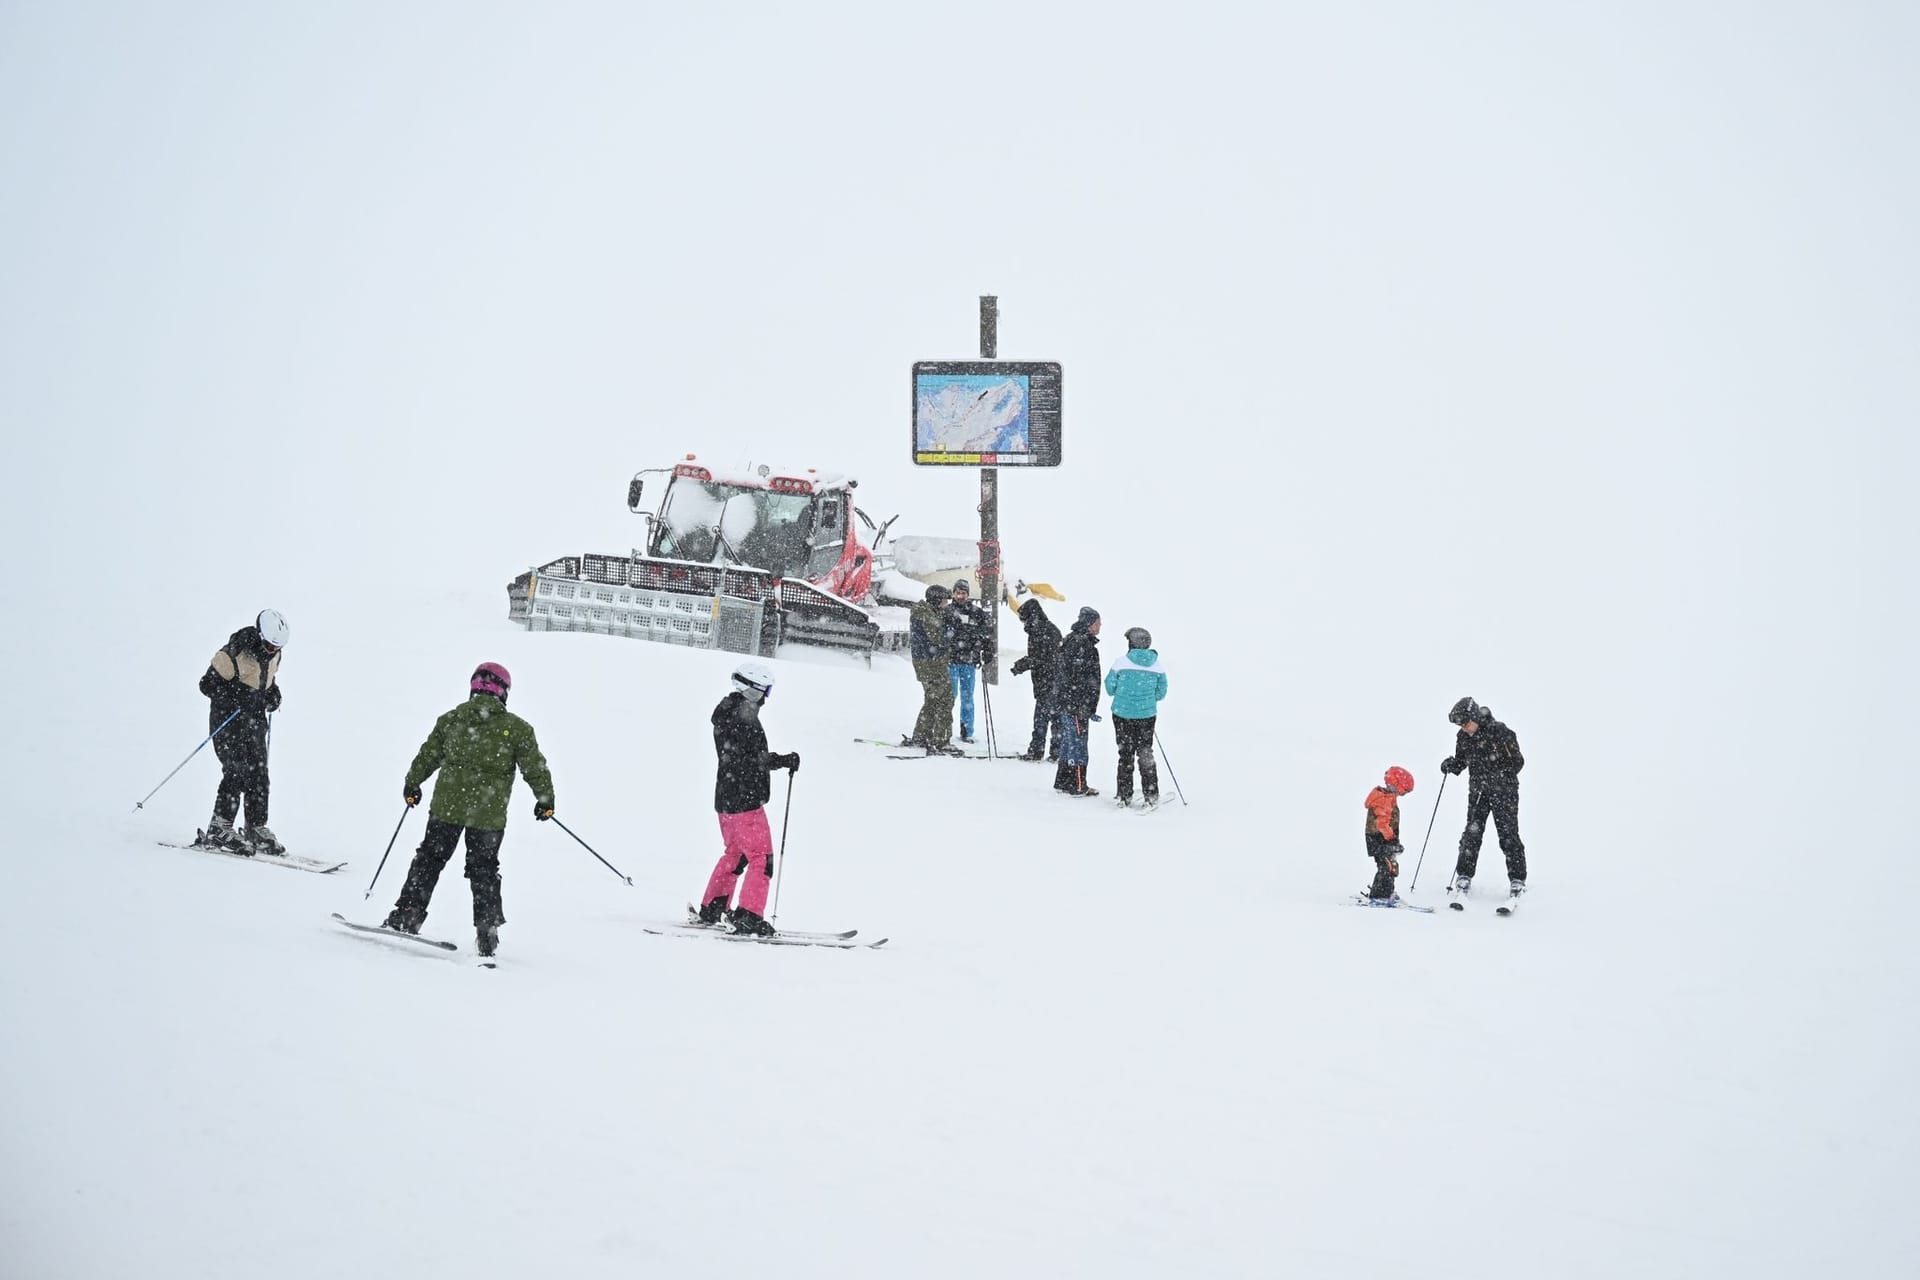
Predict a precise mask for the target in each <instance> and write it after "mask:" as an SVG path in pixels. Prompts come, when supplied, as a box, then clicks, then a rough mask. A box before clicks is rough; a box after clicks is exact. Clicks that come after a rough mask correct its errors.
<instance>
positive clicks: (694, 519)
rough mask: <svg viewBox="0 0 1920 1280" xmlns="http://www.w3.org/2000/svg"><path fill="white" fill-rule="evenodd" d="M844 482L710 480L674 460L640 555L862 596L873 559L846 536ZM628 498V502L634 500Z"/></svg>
mask: <svg viewBox="0 0 1920 1280" xmlns="http://www.w3.org/2000/svg"><path fill="white" fill-rule="evenodd" d="M635 483H636V485H637V484H638V481H636V482H635ZM851 483H852V482H851V481H844V482H839V483H832V484H829V485H826V486H821V485H817V484H816V483H815V482H814V481H813V480H809V479H803V478H800V477H794V476H783V475H771V474H769V475H756V476H751V477H748V478H745V479H734V478H731V477H726V476H722V477H720V478H716V477H715V476H714V474H713V473H712V472H711V471H710V470H709V469H708V468H706V467H704V466H701V465H699V464H698V463H695V462H683V463H680V464H678V465H676V466H675V467H674V468H673V471H672V473H671V475H670V476H669V478H668V480H667V492H666V496H665V497H664V498H662V499H661V502H660V511H659V514H658V516H657V517H656V518H655V519H654V520H653V529H652V541H651V544H650V545H649V546H648V548H647V554H649V555H652V556H659V557H662V558H665V559H670V560H692V561H695V562H697V563H701V564H737V565H744V566H747V567H750V568H755V569H762V570H765V571H766V572H768V573H771V574H773V575H774V576H776V577H779V578H792V579H800V580H803V581H806V582H811V583H813V584H814V585H815V586H818V587H820V588H821V589H822V590H825V591H829V592H831V593H833V594H834V595H836V596H840V597H841V598H842V599H846V600H856V601H857V600H861V599H864V598H865V596H866V594H867V592H868V591H869V590H870V589H871V582H872V576H873V569H872V559H873V557H872V553H871V552H869V551H868V549H867V548H865V547H863V546H861V545H860V542H859V539H858V538H857V537H856V536H855V534H854V531H853V523H852V522H853V504H852V501H851V495H850V494H849V493H848V491H847V490H848V488H849V487H850V486H851ZM629 497H630V503H629V505H635V504H634V503H633V501H631V499H634V498H637V495H635V494H632V493H631V492H630V494H629Z"/></svg>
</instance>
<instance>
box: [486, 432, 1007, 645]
mask: <svg viewBox="0 0 1920 1280" xmlns="http://www.w3.org/2000/svg"><path fill="white" fill-rule="evenodd" d="M655 474H664V475H665V476H666V478H667V481H666V487H665V489H664V491H663V492H662V494H661V497H660V503H659V506H658V507H657V508H656V509H655V510H652V511H643V510H641V506H640V500H641V496H642V491H643V489H644V487H645V481H644V479H643V477H645V476H648V475H655ZM858 483H859V482H858V481H856V480H855V479H854V478H853V477H852V476H847V475H841V474H837V473H831V472H821V471H816V470H814V469H813V468H811V467H807V468H796V469H789V470H781V469H777V468H774V467H769V466H763V465H752V464H748V465H744V466H737V467H722V466H716V465H713V464H710V463H708V462H705V461H702V460H701V459H700V458H697V457H695V456H694V455H693V454H691V453H690V454H688V455H687V456H686V458H685V460H684V461H681V462H677V463H675V464H674V465H673V466H671V467H666V468H655V469H650V470H647V471H641V472H639V473H637V474H636V475H635V476H634V477H633V480H632V481H631V482H630V483H629V484H628V486H627V506H628V508H629V509H630V510H632V511H633V512H634V513H635V514H637V515H639V516H641V517H642V518H643V519H645V520H646V522H647V539H646V548H645V550H644V551H643V550H641V549H640V548H635V549H634V550H633V551H632V552H630V553H629V554H627V555H624V556H613V555H582V556H563V557H561V558H560V559H558V560H552V561H549V562H547V563H546V564H544V565H541V566H540V567H539V568H537V569H532V570H529V571H528V572H526V573H523V574H521V575H520V576H519V577H517V578H515V579H514V580H513V581H512V582H511V583H509V584H508V586H507V616H508V617H510V618H512V619H513V620H514V621H517V622H521V623H524V624H525V625H526V626H527V628H528V629H529V630H533V631H593V632H599V633H601V634H605V635H620V636H630V637H633V638H636V639H642V640H656V641H661V642H664V643H666V644H683V645H690V646H693V647H696V648H711V649H725V650H728V651H730V652H734V653H751V654H757V655H760V656H763V657H769V656H772V655H773V654H774V652H775V651H776V650H777V649H778V648H779V647H780V646H781V645H783V644H806V645H817V646H821V647H825V648H829V649H840V650H845V651H848V652H852V653H858V654H862V655H865V656H868V657H869V658H870V657H871V655H872V654H873V652H874V650H876V649H882V650H891V649H897V648H900V647H902V646H903V644H904V639H905V631H906V610H905V609H904V608H902V607H901V606H902V605H905V604H910V603H911V602H912V601H913V600H917V599H919V597H920V595H921V593H922V592H923V591H924V583H926V582H928V581H940V580H943V579H945V580H949V581H950V580H951V579H952V578H955V577H958V576H960V575H961V574H962V573H965V572H967V571H968V570H969V569H970V568H971V566H972V564H973V563H974V562H975V561H976V560H977V558H978V556H977V547H975V546H974V545H973V544H969V543H966V542H962V541H960V540H958V539H950V538H914V539H901V540H898V542H897V543H896V544H895V545H894V546H893V547H888V546H887V545H886V536H887V529H888V527H889V526H891V525H892V524H893V520H892V519H890V520H887V521H886V522H885V523H883V524H878V525H876V524H875V523H874V522H873V520H872V519H871V518H870V517H869V516H868V515H867V514H866V512H864V511H861V510H860V509H859V508H857V507H856V506H854V503H853V490H854V487H855V486H856V485H857V484H858ZM894 519H898V517H897V516H896V517H894ZM861 526H864V527H865V528H866V530H867V531H869V532H870V534H871V535H872V538H873V543H872V545H871V546H869V545H868V544H867V543H865V542H863V541H861ZM883 548H884V550H883ZM895 550H904V551H906V552H907V553H908V554H907V555H906V556H905V559H906V560H907V561H908V562H909V563H910V565H911V567H912V568H913V569H914V570H915V572H914V574H913V577H912V579H911V580H909V581H906V582H904V583H902V584H900V586H899V587H898V588H895V589H890V585H891V583H892V580H893V579H894V578H895V576H896V574H895V572H894V563H893V560H894V557H893V552H894V551H895ZM948 561H955V562H956V563H954V564H951V565H950V564H948V563H947V562H948Z"/></svg>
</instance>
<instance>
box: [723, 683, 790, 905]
mask: <svg viewBox="0 0 1920 1280" xmlns="http://www.w3.org/2000/svg"><path fill="white" fill-rule="evenodd" d="M733 684H734V689H733V692H732V693H729V694H728V695H727V696H726V697H724V698H722V699H720V705H719V706H717V707H715V708H714V709H713V716H712V719H713V750H714V754H715V756H716V757H717V758H718V768H717V772H716V774H715V778H714V784H713V807H714V811H715V812H716V813H717V814H718V815H719V818H720V839H721V841H722V843H723V844H724V846H725V847H724V849H723V850H722V852H721V854H720V860H719V861H718V862H716V863H714V864H713V874H712V875H711V876H708V877H707V887H706V891H705V892H704V893H702V894H701V895H700V913H699V914H700V919H701V920H702V921H703V922H704V923H707V924H718V923H720V921H721V920H722V919H723V918H724V919H725V920H726V921H727V922H728V923H729V924H731V925H732V926H733V929H734V931H735V932H736V933H758V934H763V935H764V934H771V933H772V932H773V926H772V925H771V924H769V923H767V920H766V910H767V893H768V891H769V890H770V889H771V888H772V886H773V831H772V829H771V828H770V827H769V826H768V825H767V808H766V805H767V797H768V796H769V795H771V794H772V792H773V784H772V781H771V774H772V772H773V770H775V769H786V770H788V771H789V773H790V774H791V773H798V772H799V771H800V756H799V754H798V753H797V752H788V753H787V754H785V755H777V754H775V753H773V752H770V751H768V750H767V731H766V730H765V729H763V728H762V727H761V726H760V708H761V707H762V706H763V705H764V704H765V703H766V701H767V699H768V698H770V697H772V696H773V673H772V672H771V671H769V670H768V669H767V668H766V667H765V666H763V665H761V664H760V663H758V662H743V663H741V664H740V666H738V667H737V668H735V669H734V673H733ZM736 880H739V881H740V901H739V903H738V905H737V906H735V907H734V908H733V910H731V911H729V910H728V909H727V904H728V902H729V900H730V899H732V897H733V888H734V881H736Z"/></svg>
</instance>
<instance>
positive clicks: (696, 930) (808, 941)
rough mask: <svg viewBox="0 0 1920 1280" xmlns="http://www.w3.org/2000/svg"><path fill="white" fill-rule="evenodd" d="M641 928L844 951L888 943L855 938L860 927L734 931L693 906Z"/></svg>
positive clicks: (675, 934) (664, 933)
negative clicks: (679, 918)
mask: <svg viewBox="0 0 1920 1280" xmlns="http://www.w3.org/2000/svg"><path fill="white" fill-rule="evenodd" d="M640 928H641V931H642V932H645V933H651V934H654V935H656V936H658V937H662V938H698V937H708V938H724V939H726V940H727V941H729V942H759V943H764V944H766V945H767V946H772V947H834V948H837V949H839V950H842V951H852V950H856V949H859V948H865V949H866V950H869V951H871V950H873V949H874V948H876V947H884V946H886V945H887V940H886V939H885V938H882V939H880V940H879V941H878V942H856V941H854V935H855V934H857V933H859V932H860V931H859V930H858V929H842V930H840V931H839V932H830V933H819V932H812V931H809V930H805V929H781V930H778V931H777V932H774V933H771V934H761V933H735V932H734V931H733V929H732V928H731V927H730V926H728V925H725V924H707V923H705V922H703V921H702V920H701V919H700V913H699V912H698V911H696V910H694V909H693V908H692V907H688V908H687V918H686V920H685V921H684V922H683V923H680V924H666V923H661V924H643V925H641V926H640Z"/></svg>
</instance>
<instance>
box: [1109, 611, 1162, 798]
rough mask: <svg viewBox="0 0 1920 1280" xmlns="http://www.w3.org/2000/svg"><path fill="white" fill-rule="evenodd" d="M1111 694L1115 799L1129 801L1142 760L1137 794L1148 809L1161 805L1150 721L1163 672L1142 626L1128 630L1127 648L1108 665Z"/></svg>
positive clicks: (1155, 714)
mask: <svg viewBox="0 0 1920 1280" xmlns="http://www.w3.org/2000/svg"><path fill="white" fill-rule="evenodd" d="M1107 696H1108V697H1109V698H1111V699H1112V703H1111V709H1112V711H1113V737H1114V741H1115V742H1116V743H1117V744H1118V745H1119V747H1120V778H1119V781H1118V782H1117V783H1116V784H1115V785H1114V792H1113V794H1114V799H1115V803H1117V804H1118V805H1119V806H1120V807H1121V808H1122V809H1125V808H1127V807H1129V806H1130V805H1131V804H1132V803H1133V765H1134V761H1135V760H1136V759H1137V760H1138V761H1139V762H1140V798H1141V800H1142V802H1143V803H1145V805H1146V807H1147V810H1148V811H1149V812H1151V811H1153V810H1154V809H1158V808H1159V807H1160V771H1159V770H1158V769H1157V768H1155V767H1154V763H1153V724H1154V720H1155V719H1156V718H1157V717H1158V716H1159V714H1160V699H1162V698H1164V697H1166V696H1167V671H1166V668H1165V667H1162V666H1161V665H1160V655H1159V654H1158V653H1156V652H1154V648H1153V637H1152V636H1151V635H1149V634H1148V633H1147V629H1146V628H1145V627H1129V628H1128V629H1127V651H1126V652H1125V653H1123V654H1121V655H1120V656H1119V657H1117V658H1115V659H1114V660H1113V665H1112V666H1111V667H1109V668H1107Z"/></svg>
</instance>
